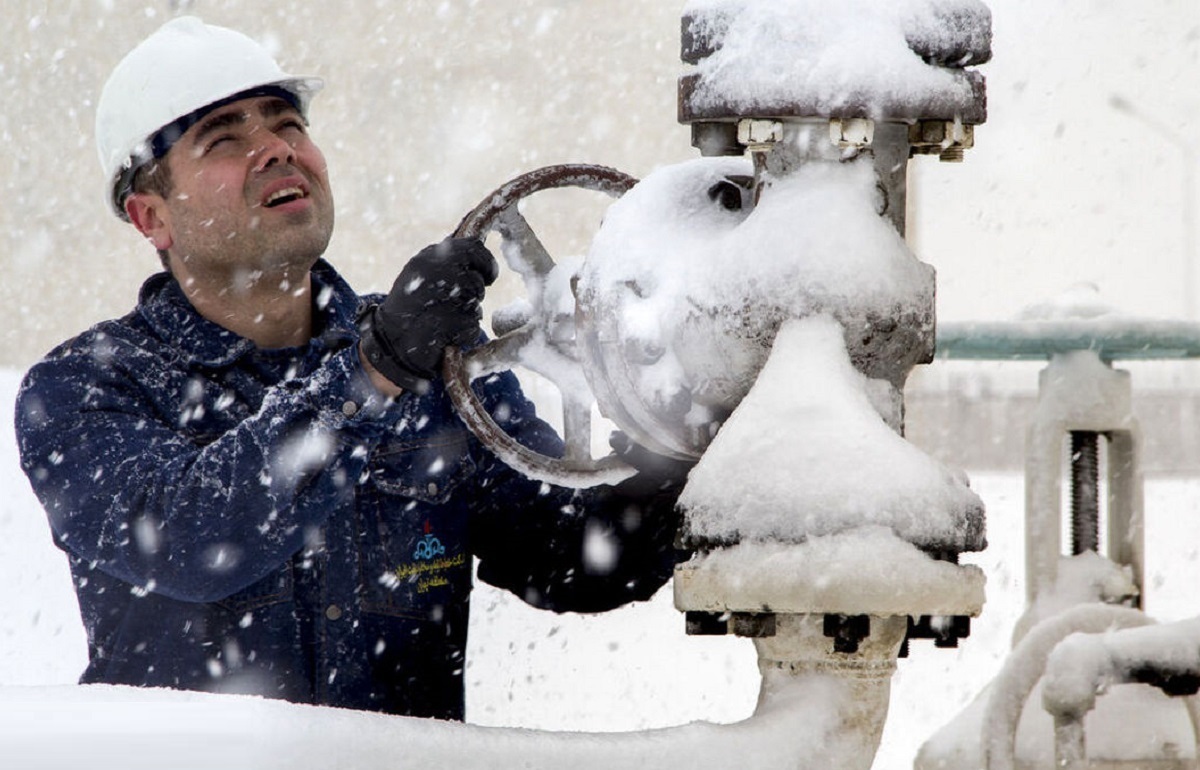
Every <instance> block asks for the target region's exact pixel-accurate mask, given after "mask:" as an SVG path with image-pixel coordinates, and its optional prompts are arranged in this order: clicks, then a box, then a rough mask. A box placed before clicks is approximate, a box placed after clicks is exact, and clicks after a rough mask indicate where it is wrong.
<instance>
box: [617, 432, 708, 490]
mask: <svg viewBox="0 0 1200 770" xmlns="http://www.w3.org/2000/svg"><path fill="white" fill-rule="evenodd" d="M608 445H609V446H610V447H612V449H613V451H614V452H615V453H616V454H617V456H618V457H620V458H621V459H622V460H624V461H625V462H626V463H628V464H629V465H630V466H632V467H633V469H634V470H636V471H637V473H636V474H635V475H633V476H631V477H630V478H628V479H626V480H625V481H622V482H620V483H619V484H617V485H616V486H615V487H614V488H613V491H614V492H616V493H617V495H619V496H621V497H626V498H659V499H669V500H670V504H671V505H674V499H675V498H676V497H678V496H679V493H680V492H682V491H683V486H684V484H686V483H687V475H688V473H689V472H690V471H691V470H692V468H693V467H694V466H695V464H696V462H695V461H694V460H676V459H675V458H672V457H666V456H665V455H660V454H656V453H654V452H651V451H650V450H649V449H646V448H645V447H643V446H641V445H640V444H635V443H634V442H633V440H632V439H631V438H629V436H627V435H625V434H624V433H622V432H621V431H613V433H612V435H610V436H609V437H608Z"/></svg>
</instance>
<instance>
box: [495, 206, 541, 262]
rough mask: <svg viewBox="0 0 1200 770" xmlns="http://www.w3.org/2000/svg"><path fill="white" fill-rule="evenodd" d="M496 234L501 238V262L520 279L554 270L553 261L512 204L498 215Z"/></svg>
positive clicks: (527, 221) (527, 222)
mask: <svg viewBox="0 0 1200 770" xmlns="http://www.w3.org/2000/svg"><path fill="white" fill-rule="evenodd" d="M496 231H497V232H498V233H500V237H502V238H503V239H504V243H503V245H502V246H501V249H502V250H503V251H504V260H505V261H506V262H508V266H509V267H511V268H512V269H513V270H515V271H517V272H518V273H520V274H521V275H522V276H526V277H533V276H538V277H540V278H545V277H546V276H547V275H548V274H549V273H550V271H551V270H553V269H554V260H553V259H552V258H551V257H550V254H549V252H547V251H546V247H545V246H544V245H542V241H541V239H540V238H538V237H537V233H535V232H534V231H533V228H532V227H530V226H529V220H527V219H525V217H524V216H523V215H522V214H521V212H520V211H518V210H517V206H516V204H515V203H514V204H513V205H511V206H509V207H508V208H506V209H505V210H504V211H502V212H501V213H500V217H499V220H498V221H497V223H496Z"/></svg>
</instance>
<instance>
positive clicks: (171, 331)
mask: <svg viewBox="0 0 1200 770" xmlns="http://www.w3.org/2000/svg"><path fill="white" fill-rule="evenodd" d="M312 284H313V297H314V298H315V299H314V302H315V307H316V315H315V317H314V318H313V323H314V328H315V329H316V331H317V336H316V337H315V338H314V342H315V343H316V344H319V345H321V346H323V347H325V348H327V349H331V350H336V349H339V348H342V347H345V346H346V345H347V344H349V343H350V342H352V341H354V340H356V339H358V327H357V323H356V320H355V319H356V317H357V315H358V311H359V305H360V302H361V300H360V299H359V297H358V295H357V294H355V293H354V290H353V289H351V288H350V286H349V284H347V283H346V281H345V280H344V279H343V278H342V277H341V276H340V275H338V273H337V271H336V270H334V269H333V266H332V265H330V264H329V263H328V262H326V261H324V260H319V261H318V262H317V264H316V265H314V266H313V269H312ZM138 312H139V313H140V314H141V316H142V318H144V319H145V320H146V323H148V324H149V325H150V327H151V328H152V329H153V330H154V332H155V333H156V334H157V335H158V337H159V338H160V339H162V340H164V341H165V342H166V343H167V344H168V345H170V346H171V347H173V348H175V350H176V351H178V353H179V355H180V357H181V358H183V359H184V360H185V361H187V362H188V363H192V364H198V365H201V366H208V367H223V366H229V365H230V364H232V363H233V362H235V361H237V360H238V359H239V358H241V357H242V356H244V355H246V354H248V353H251V352H252V351H254V349H255V347H254V343H253V342H251V341H250V340H248V339H246V338H245V337H242V336H241V335H239V334H235V333H234V332H231V331H229V330H228V329H225V328H223V327H221V326H219V325H217V324H215V323H213V322H212V321H209V320H208V319H207V318H205V317H204V316H202V315H200V314H199V313H197V312H196V309H195V308H193V307H192V305H191V303H190V302H188V300H187V297H186V296H184V293H183V290H182V289H181V288H180V287H179V283H178V282H177V281H176V280H175V278H174V277H173V276H171V274H170V273H165V272H164V273H157V274H155V275H152V276H150V278H148V279H147V280H146V282H145V283H144V284H142V288H141V291H140V293H139V295H138Z"/></svg>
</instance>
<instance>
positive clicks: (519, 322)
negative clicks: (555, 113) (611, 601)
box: [442, 164, 638, 488]
mask: <svg viewBox="0 0 1200 770" xmlns="http://www.w3.org/2000/svg"><path fill="white" fill-rule="evenodd" d="M637 181H638V180H637V179H635V178H634V177H631V176H629V175H628V174H625V173H622V172H620V171H617V170H616V169H612V168H607V167H605V166H594V165H587V164H564V165H556V166H546V167H545V168H540V169H537V170H535V171H531V172H529V173H527V174H523V175H521V176H519V177H517V178H515V179H513V180H511V181H509V182H507V183H505V184H504V185H503V186H501V187H499V188H497V189H496V190H495V191H494V192H493V193H492V194H490V195H488V196H487V197H486V198H484V199H483V201H482V202H480V204H479V205H478V206H476V207H475V208H474V209H473V210H472V211H471V212H470V213H469V214H467V215H466V216H465V217H463V220H462V222H460V223H459V225H458V228H457V229H456V230H455V232H454V235H455V237H457V238H478V239H480V240H484V239H485V238H487V236H488V234H489V233H491V232H496V233H497V234H499V235H500V237H501V239H502V244H501V251H502V252H503V255H504V259H505V261H506V262H507V263H508V265H509V267H510V268H511V269H513V270H515V271H516V272H517V273H518V274H520V276H521V279H522V280H523V281H524V283H525V288H526V291H527V292H528V295H529V297H528V298H529V306H530V312H528V313H526V314H524V315H522V316H521V317H519V318H516V319H515V320H513V319H512V318H509V319H508V321H509V322H508V323H504V324H502V326H503V328H494V329H493V331H495V333H496V336H495V337H494V338H493V339H491V340H489V341H487V342H486V343H484V344H483V345H480V346H478V347H475V348H472V349H470V350H466V351H464V350H460V349H458V348H454V347H450V348H447V349H446V353H445V360H444V363H443V364H442V377H443V379H444V380H445V382H446V390H447V392H448V393H449V395H450V399H451V401H452V402H453V403H454V408H455V410H456V411H457V412H458V415H459V417H460V418H461V419H462V421H463V422H464V423H465V424H466V426H467V428H468V429H469V430H470V431H471V432H472V433H473V434H475V436H476V437H477V438H478V439H479V440H480V441H481V442H483V444H484V445H485V446H487V447H488V448H489V449H490V450H491V451H492V452H494V453H495V454H496V455H497V456H498V457H499V458H500V459H501V460H503V461H504V462H505V463H507V464H508V465H509V466H510V467H512V468H514V469H516V470H518V471H520V472H522V473H524V474H525V475H526V476H529V477H530V478H534V479H537V480H539V481H544V482H547V483H551V484H558V485H562V486H569V487H577V488H583V487H591V486H595V485H597V484H615V483H617V482H619V481H621V480H623V479H625V478H628V477H629V476H631V475H632V474H633V472H634V471H633V469H632V468H630V467H629V466H628V465H626V464H625V463H624V462H622V461H621V460H620V458H618V457H617V456H616V455H615V454H609V455H606V456H604V457H601V458H593V457H592V454H591V407H592V399H591V398H590V397H586V396H584V395H583V394H584V393H588V394H590V390H588V388H587V379H586V376H585V374H584V371H583V367H582V365H581V364H580V362H579V355H578V352H577V350H576V347H575V336H574V327H573V320H574V319H573V318H565V317H563V316H562V315H561V314H558V313H555V309H554V307H552V306H551V303H550V302H549V301H548V298H547V293H548V292H547V288H548V286H547V284H548V281H549V280H550V278H551V273H552V272H553V271H554V269H555V267H556V265H555V262H554V259H553V258H552V257H551V256H550V254H549V253H548V252H547V251H546V248H545V246H544V245H543V244H542V242H541V241H540V240H539V239H538V237H537V235H536V234H535V233H534V232H533V229H532V228H531V227H530V225H529V222H528V221H527V220H526V219H525V217H524V216H523V215H522V214H521V212H520V211H519V210H518V204H519V203H520V202H521V201H522V200H524V199H525V198H527V197H529V196H530V195H532V194H534V193H536V192H539V191H541V190H548V189H554V188H563V187H579V188H583V189H586V190H595V191H597V192H602V193H605V194H607V195H610V196H612V197H614V198H617V197H620V196H621V195H624V194H625V193H626V192H627V191H628V190H629V189H630V188H631V187H633V186H634V185H635V184H637ZM498 321H499V319H496V320H494V321H493V326H494V327H498V326H501V324H499V323H498ZM564 328H565V331H564ZM534 347H536V348H538V350H537V352H536V355H534V356H527V355H522V354H523V353H524V352H525V351H527V350H528V349H531V348H534ZM531 361H536V363H531ZM516 365H521V366H525V367H526V368H529V369H531V370H533V371H536V372H537V373H538V374H540V375H542V376H544V377H546V378H547V379H549V380H550V381H551V382H553V383H554V384H555V386H556V387H557V388H558V390H559V392H560V393H561V394H562V409H563V441H564V443H565V445H566V446H565V452H564V455H563V456H562V457H551V456H548V455H543V454H541V453H539V452H535V451H533V450H531V449H529V448H528V447H526V446H524V445H522V444H521V443H520V442H518V441H517V440H516V439H514V438H513V437H512V436H510V435H509V434H508V433H506V432H505V431H504V429H503V428H501V427H500V426H499V425H498V424H497V423H496V421H495V420H493V419H492V416H491V415H490V414H488V411H487V409H486V408H485V407H484V406H483V403H482V402H481V401H480V400H479V397H478V396H477V395H476V394H475V391H474V390H472V389H471V382H472V380H474V379H477V378H479V377H483V376H486V375H488V374H491V373H493V372H497V371H504V370H507V369H511V368H513V367H514V366H516Z"/></svg>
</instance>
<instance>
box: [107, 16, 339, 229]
mask: <svg viewBox="0 0 1200 770" xmlns="http://www.w3.org/2000/svg"><path fill="white" fill-rule="evenodd" d="M323 85H324V83H323V82H322V81H321V80H320V79H319V78H310V77H296V76H294V75H289V74H287V73H285V72H284V71H283V70H282V69H280V67H279V65H278V64H277V63H276V62H275V59H274V58H272V56H271V54H270V53H268V52H267V50H266V49H265V48H263V47H262V46H261V45H259V44H258V43H256V42H255V41H254V40H251V39H250V38H249V37H247V36H245V35H243V34H242V33H240V32H235V31H233V30H231V29H226V28H224V27H217V26H213V25H211V24H205V23H204V22H202V21H201V20H200V19H197V18H195V17H193V16H182V17H179V18H176V19H172V20H171V21H169V22H167V23H166V24H164V25H163V26H162V27H160V28H159V29H158V30H157V31H156V32H154V34H152V35H150V36H149V37H148V38H146V39H145V40H143V41H142V42H141V43H140V44H138V46H137V47H136V48H134V49H133V50H132V51H130V52H129V53H128V54H126V55H125V58H124V59H122V60H121V61H120V63H118V64H117V66H116V68H115V69H114V70H113V72H112V74H111V75H109V77H108V81H107V82H106V83H105V84H104V89H103V90H102V91H101V92H100V101H99V102H98V103H97V105H96V147H97V149H98V150H99V152H100V165H101V166H102V167H103V169H104V175H105V180H106V196H105V197H106V198H107V199H108V205H109V206H111V207H112V209H113V212H114V213H115V214H116V215H117V216H118V217H121V218H122V219H127V217H126V215H125V208H124V202H125V197H126V196H127V195H128V193H129V189H128V188H129V184H130V181H131V180H132V178H133V172H134V171H136V170H137V168H138V166H140V165H142V164H143V163H145V162H146V161H147V160H150V159H151V158H153V157H156V156H160V155H162V154H163V153H165V152H166V151H167V150H168V149H170V143H171V142H173V141H174V140H175V139H178V135H177V134H178V133H182V131H183V130H186V129H187V126H188V125H191V123H194V122H195V121H196V120H198V119H199V118H200V117H201V116H202V115H203V114H204V113H205V112H207V111H208V110H210V109H212V108H213V107H214V106H216V105H219V104H221V103H222V102H224V101H227V100H230V97H239V96H240V95H246V94H247V92H250V91H255V90H258V89H267V90H274V91H276V92H279V93H281V94H282V95H284V96H285V97H290V100H291V101H292V102H293V103H294V104H295V105H296V107H297V108H298V109H299V110H300V112H301V114H302V115H305V116H307V113H308V103H309V100H310V99H311V98H312V96H313V94H315V93H316V92H317V91H319V90H320V89H321V87H322V86H323ZM179 121H183V125H181V126H178V128H180V129H181V130H180V131H178V132H176V135H175V136H172V137H166V138H165V139H164V137H162V136H159V132H160V131H162V129H163V128H166V127H167V126H171V125H172V124H176V123H177V122H179Z"/></svg>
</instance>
